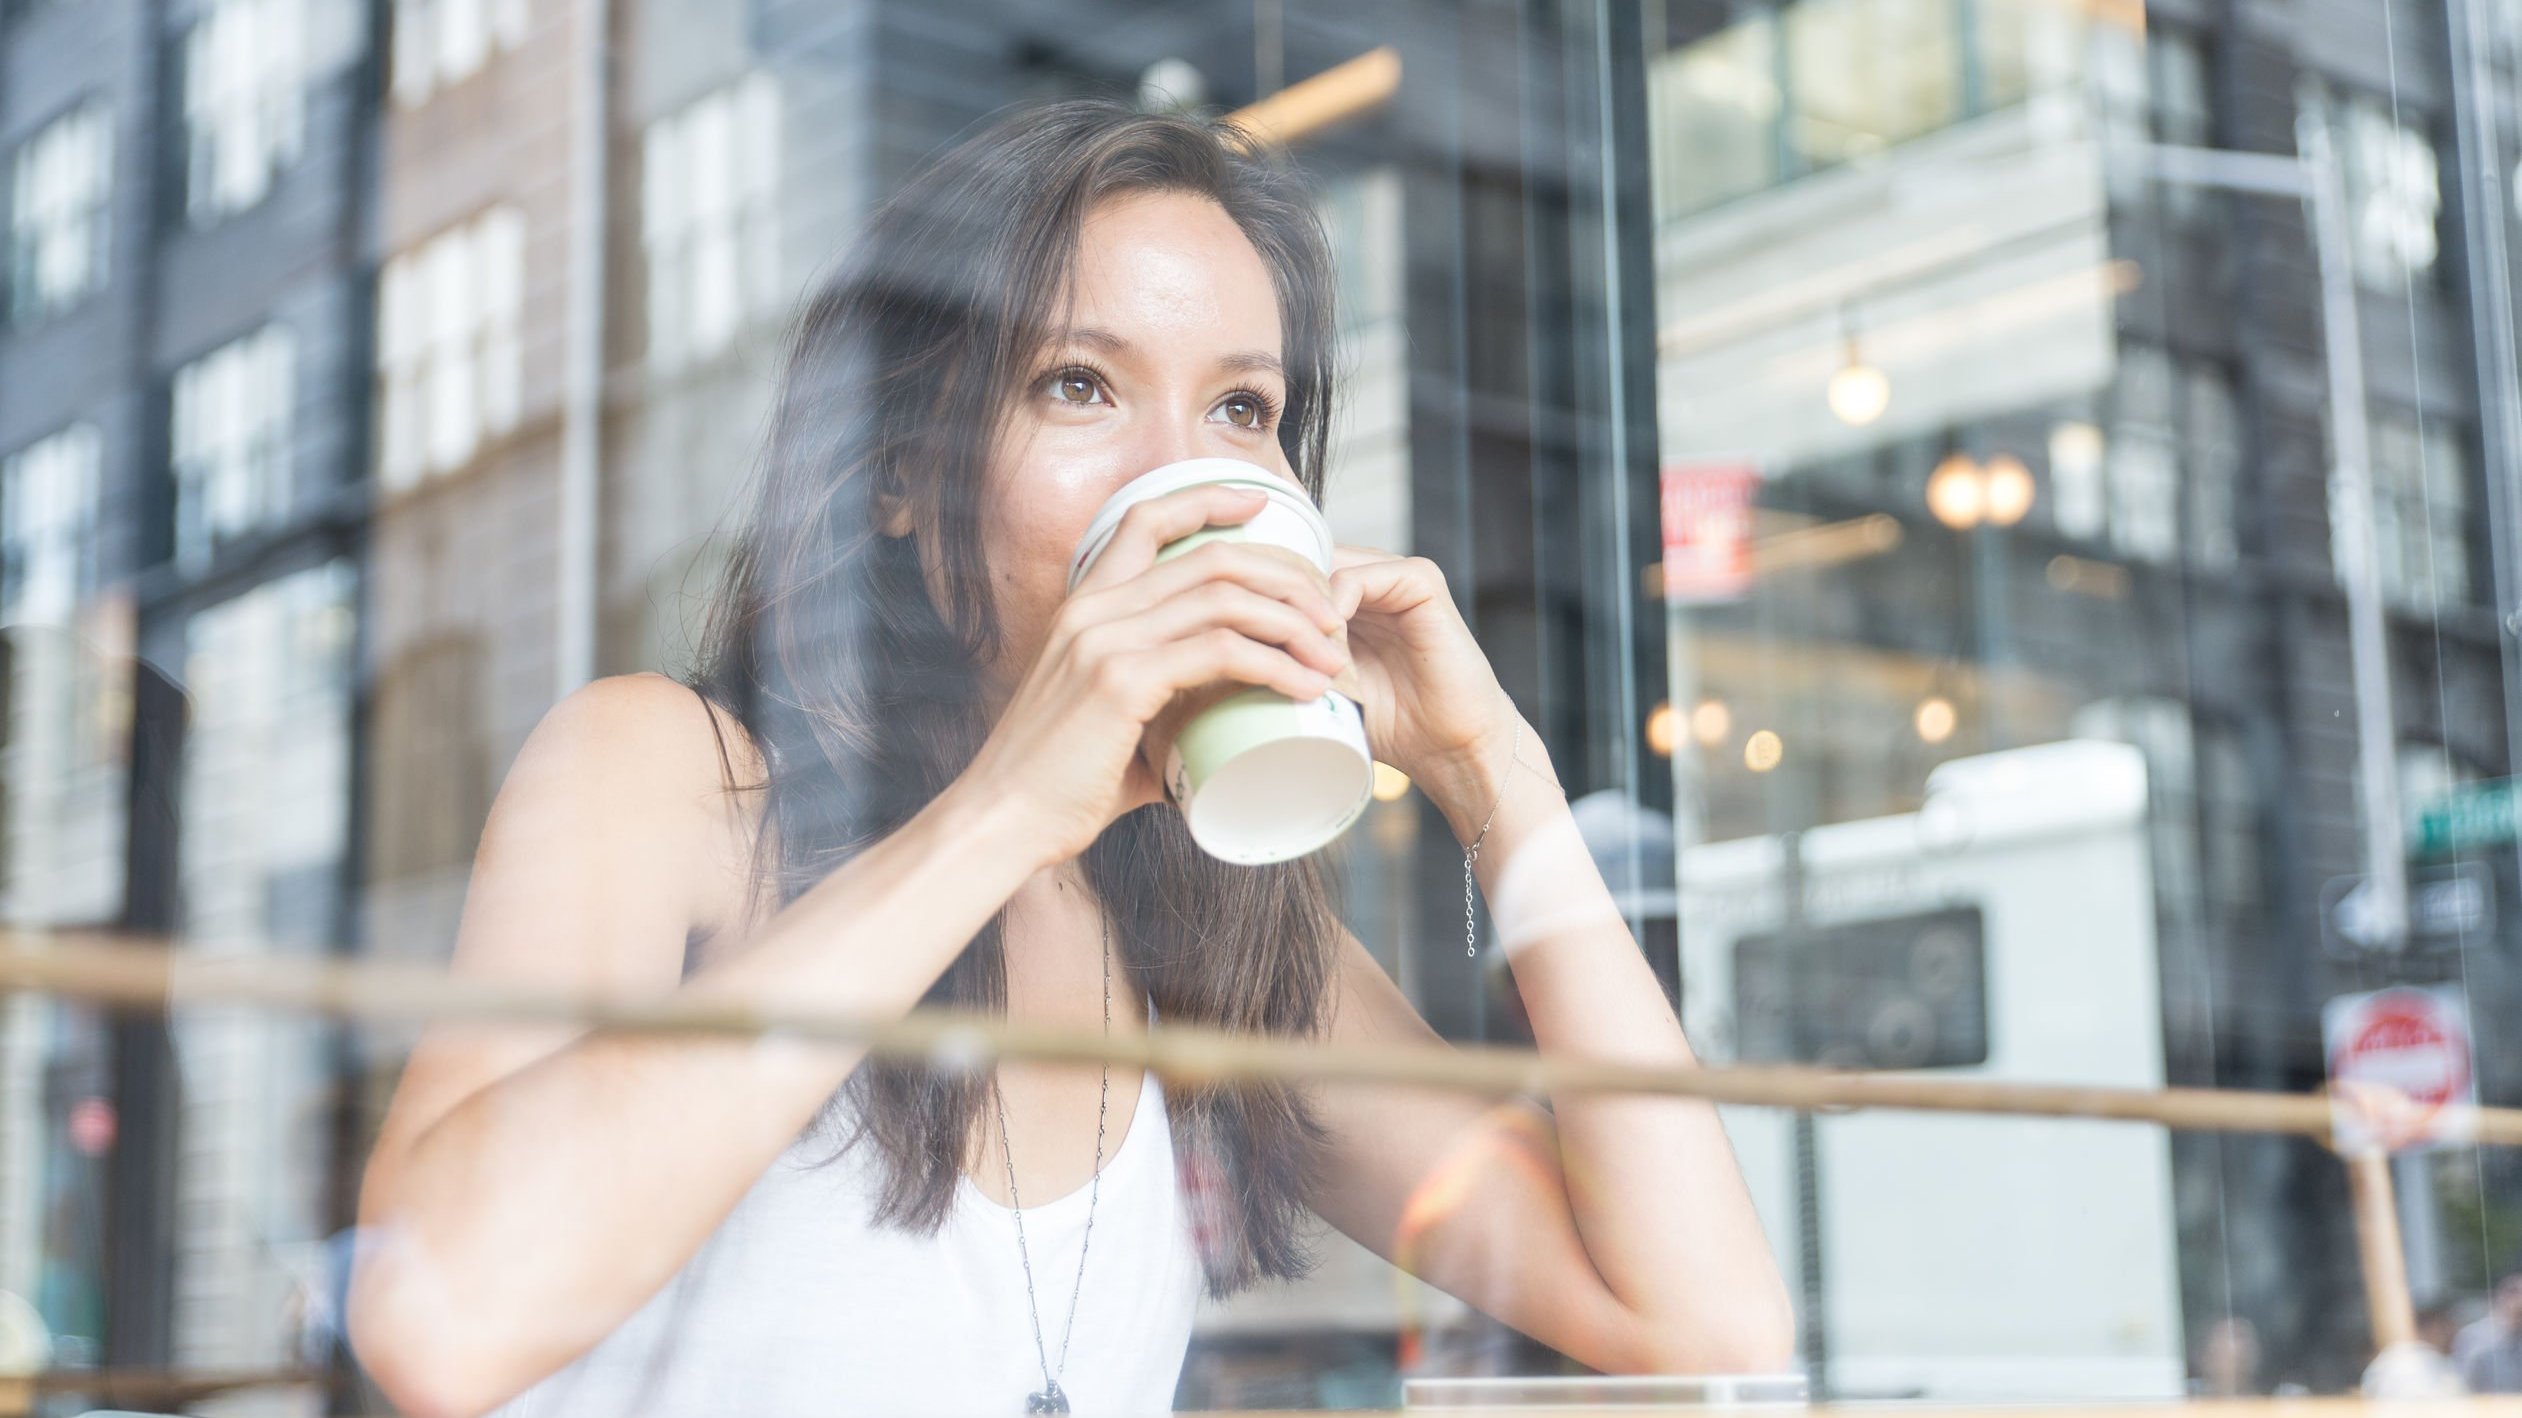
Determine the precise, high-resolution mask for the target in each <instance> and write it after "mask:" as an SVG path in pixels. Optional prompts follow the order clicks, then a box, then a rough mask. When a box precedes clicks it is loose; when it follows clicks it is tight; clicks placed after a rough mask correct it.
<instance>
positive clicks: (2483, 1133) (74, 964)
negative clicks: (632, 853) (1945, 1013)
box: [0, 932, 2522, 1145]
mask: <svg viewBox="0 0 2522 1418" xmlns="http://www.w3.org/2000/svg"><path fill="white" fill-rule="evenodd" d="M9 989H35V990H47V991H53V992H56V993H62V994H71V995H78V996H82V997H85V998H89V999H95V1000H100V1001H105V1002H110V1003H114V1004H119V1005H123V1006H126V1007H132V1008H143V1009H152V1010H157V1009H166V1008H170V1007H173V1008H194V1007H201V1006H207V1005H253V1006H259V1007H263V1008H276V1009H287V1010H296V1011H304V1012H309V1013H316V1014H325V1015H334V1016H340V1017H345V1018H355V1019H364V1020H370V1021H384V1020H395V1021H403V1022H426V1021H432V1020H455V1019H463V1020H469V1021H476V1022H498V1021H508V1022H518V1023H536V1024H552V1023H561V1024H576V1025H584V1026H588V1027H592V1028H598V1029H607V1030H623V1031H635V1032H657V1033H711V1034H758V1035H762V1036H765V1037H766V1038H772V1039H788V1040H798V1041H815V1042H828V1043H841V1044H856V1045H860V1046H863V1047H865V1048H866V1049H868V1050H869V1051H870V1052H872V1053H876V1054H880V1055H884V1056H888V1057H894V1058H911V1059H924V1060H927V1061H929V1062H932V1063H936V1064H940V1065H945V1066H972V1065H979V1064H983V1063H986V1062H988V1061H989V1060H991V1059H994V1058H1001V1057H1004V1058H1021V1059H1040V1060H1049V1061H1062V1062H1074V1063H1094V1062H1100V1061H1107V1060H1108V1061H1110V1062H1112V1063H1116V1064H1122V1065H1126V1066H1132V1067H1139V1068H1148V1069H1153V1070H1155V1071H1156V1072H1157V1073H1158V1074H1160V1075H1162V1076H1164V1077H1165V1078H1168V1079H1171V1080H1173V1081H1175V1082H1199V1081H1203V1080H1210V1079H1246V1078H1290V1079H1300V1080H1308V1081H1316V1082H1324V1083H1350V1084H1389V1085H1404V1086H1414V1087H1425V1088H1435V1089H1444V1090H1448V1091H1453V1092H1462V1093H1477V1094H1487V1095H1491V1096H1508V1095H1514V1094H1522V1093H1551V1094H1555V1093H1559V1092H1593V1093H1633V1094H1661V1095H1667V1096H1674V1097H1688V1098H1704V1099H1707V1100H1710V1101H1713V1102H1719V1103H1740V1104H1753V1105H1759V1106H1765V1107H1777V1108H1793V1109H1798V1110H1804V1111H1824V1110H1830V1109H1852V1108H1891V1109H1902V1110H1908V1111H1914V1112H1935V1113H1979V1114H1993V1115H1999V1116H2009V1117H2054V1118H2098V1119H2115V1120H2120V1121H2127V1122H2150V1123H2155V1124H2157V1125H2160V1126H2163V1127H2171V1128H2181V1129H2189V1130H2204V1131H2222V1132H2272V1133H2293V1134H2297V1135H2301V1136H2306V1137H2316V1138H2322V1139H2326V1138H2327V1137H2328V1136H2329V1128H2330V1119H2331V1112H2330V1105H2329V1103H2328V1102H2327V1101H2326V1100H2325V1099H2323V1098H2322V1097H2320V1096H2318V1095H2314V1094H2295V1093H2258V1092H2244V1091H2237V1090H2227V1089H2204V1088H2166V1089H2145V1088H2113V1087H2099V1086H2087V1085H2080V1084H2047V1083H2010V1082H2003V1081H1999V1080H1995V1079H1986V1078H1935V1077H1925V1076H1920V1075H1917V1074H1876V1073H1843V1072H1839V1071H1836V1070H1830V1069H1817V1068H1786V1067H1733V1068H1708V1067H1690V1068H1680V1067H1670V1066H1646V1065H1640V1064H1626V1063H1615V1062H1611V1061H1608V1060H1602V1059H1591V1058H1585V1057H1581V1056H1576V1055H1570V1054H1541V1053H1536V1052H1534V1051H1532V1050H1529V1049H1503V1048H1495V1047H1489V1046H1482V1045H1465V1046H1461V1047H1441V1048H1370V1047H1360V1046H1355V1045H1348V1046H1343V1045H1335V1044H1327V1043H1319V1042H1314V1041H1310V1040H1302V1039H1289V1038H1283V1037H1275V1036H1257V1035H1249V1034H1235V1033H1228V1032H1224V1031H1221V1030H1216V1029H1206V1028H1199V1027H1195V1026H1188V1025H1174V1024H1169V1025H1166V1026H1165V1027H1164V1028H1162V1029H1160V1030H1157V1031H1154V1032H1152V1033H1148V1034H1135V1035H1116V1036H1113V1037H1111V1038H1106V1037H1105V1036H1103V1035H1102V1034H1100V1033H1093V1032H1088V1031H1085V1030H1079V1029H1070V1028H1062V1027H1055V1026H1050V1025H1040V1024H1024V1023H1019V1022H1015V1021H1010V1020H1005V1019H998V1018H992V1017H988V1016H983V1015H974V1014H965V1013H957V1012H949V1011H938V1010H917V1011H913V1012H912V1013H910V1014H907V1015H897V1016H893V1017H891V1018H882V1019H853V1018H841V1017H835V1016H831V1015H819V1014H812V1013H806V1012H801V1011H795V1010H757V1009H749V1008H745V1007H742V1006H738V1005H729V1004H714V1005H701V1004H696V1003H694V1002H691V1001H688V1000H682V999H677V998H673V997H671V996H667V995H661V994H649V995H643V996H629V995H605V994H595V995H589V994H583V993H576V992H571V991H567V990H562V989H558V988H555V987H551V986H544V985H524V984H517V983H510V982H503V981H491V980H476V979H469V978H466V977H463V976H459V975H456V974H453V973H451V972H449V971H445V970H439V969H424V968H420V967H415V966H407V965H389V964H380V963H363V962H353V961H344V960H338V959H333V958H329V957H308V956H278V955H208V954H204V953H201V952H199V951H195V950H180V949H179V950H169V949H167V948H165V947H164V946H162V945H157V944H133V943H131V941H130V940H129V939H127V938H122V937H114V936H107V935H103V934H98V933H80V934H75V935H74V934H70V933H63V934H60V935H46V934H44V933H39V932H8V933H0V991H5V990H9ZM2455 1114H2457V1116H2455ZM2446 1121H2447V1122H2448V1123H2450V1124H2452V1125H2455V1126H2466V1127H2468V1128H2469V1129H2470V1130H2471V1131H2470V1135H2473V1136H2475V1137H2476V1138H2477V1140H2479V1141H2480V1142H2484V1143H2490V1144H2507V1145H2511V1144H2522V1110H2515V1109H2507V1108H2472V1109H2459V1110H2449V1111H2448V1112H2447V1118H2446Z"/></svg>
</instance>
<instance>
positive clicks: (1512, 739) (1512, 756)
mask: <svg viewBox="0 0 2522 1418" xmlns="http://www.w3.org/2000/svg"><path fill="white" fill-rule="evenodd" d="M1507 735H1508V737H1507V740H1506V771H1505V772H1504V773H1501V774H1499V775H1498V780H1497V801H1495V802H1492V803H1490V804H1489V815H1488V816H1487V817H1484V818H1482V819H1480V831H1479V834H1478V835H1477V836H1475V837H1473V838H1472V839H1471V845H1470V846H1469V847H1466V848H1464V849H1463V853H1462V958H1463V959H1465V960H1474V959H1477V958H1479V954H1480V933H1479V928H1478V927H1477V926H1475V925H1474V924H1473V923H1472V915H1471V864H1472V863H1473V862H1475V861H1478V860H1479V859H1480V845H1481V844H1482V843H1484V842H1486V841H1488V840H1489V824H1490V823H1492V822H1495V821H1497V810H1498V808H1499V807H1500V806H1502V805H1503V804H1504V803H1505V802H1506V789H1507V786H1508V785H1509V784H1511V783H1512V782H1513V781H1514V779H1515V770H1516V769H1518V768H1521V767H1523V766H1524V760H1523V758H1522V757H1521V756H1520V755H1519V753H1518V749H1519V748H1520V746H1521V745H1522V743H1523V741H1524V725H1523V721H1522V720H1520V719H1519V720H1517V721H1515V723H1514V724H1513V725H1512V726H1511V727H1509V728H1508V730H1507Z"/></svg>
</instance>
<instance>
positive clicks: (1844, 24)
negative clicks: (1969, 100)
mask: <svg viewBox="0 0 2522 1418" xmlns="http://www.w3.org/2000/svg"><path fill="white" fill-rule="evenodd" d="M1961 35H1962V30H1961V25H1960V24H1959V22H1958V20H1957V18H1956V16H1955V14H1954V10H1953V0H1804V3H1803V4H1800V5H1797V6H1795V7H1793V8H1792V9H1790V10H1788V11H1787V15H1786V50H1787V67H1788V69H1789V71H1790V73H1791V75H1792V82H1791V87H1792V93H1793V100H1794V101H1793V104H1792V110H1793V115H1792V119H1791V121H1792V123H1793V125H1794V139H1795V146H1796V149H1797V150H1798V151H1799V152H1800V153H1802V154H1803V156H1804V159H1805V161H1806V162H1807V163H1808V164H1810V165H1811V166H1813V167H1830V166H1834V165H1836V164H1839V163H1843V162H1847V161H1850V160H1852V159H1857V158H1863V157H1866V156H1869V155H1871V154H1873V153H1878V152H1881V151H1882V150H1883V149H1885V148H1888V147H1890V146H1892V145H1893V144H1895V143H1899V142H1903V141H1905V140H1907V139H1910V138H1915V137H1917V136H1919V135H1920V134H1922V133H1930V132H1933V131H1934V130H1936V129H1938V128H1941V127H1943V126H1944V125H1946V124H1948V123H1951V122H1953V121H1954V120H1955V119H1957V118H1959V117H1961V116H1962V89H1961V72H1962V66H1961Z"/></svg>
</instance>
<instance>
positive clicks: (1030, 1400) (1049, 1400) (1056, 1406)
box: [1025, 1379, 1068, 1413]
mask: <svg viewBox="0 0 2522 1418" xmlns="http://www.w3.org/2000/svg"><path fill="white" fill-rule="evenodd" d="M1067 1411H1068V1395H1067V1394H1064V1393H1062V1392H1060V1385H1059V1381H1058V1380H1056V1379H1054V1380H1052V1382H1051V1386H1050V1387H1049V1388H1046V1389H1044V1390H1042V1391H1041V1392H1040V1393H1029V1394H1026V1395H1025V1412H1027V1413H1066V1412H1067Z"/></svg>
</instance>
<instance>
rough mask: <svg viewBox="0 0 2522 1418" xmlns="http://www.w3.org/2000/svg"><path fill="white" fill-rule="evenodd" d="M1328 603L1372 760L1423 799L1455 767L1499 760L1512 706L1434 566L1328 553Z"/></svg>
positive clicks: (1408, 559) (1345, 550)
mask: <svg viewBox="0 0 2522 1418" xmlns="http://www.w3.org/2000/svg"><path fill="white" fill-rule="evenodd" d="M1331 604H1332V608H1333V609H1335V610H1337V611H1339V612H1340V614H1341V615H1343V616H1345V617H1346V618H1347V619H1348V641H1349V653H1350V655H1351V656H1352V657H1353V658H1354V660H1355V663H1356V667H1357V679H1358V691H1359V708H1360V709H1362V710H1363V711H1364V713H1365V716H1366V743H1367V746H1368V747H1369V748H1370V749H1372V750H1373V751H1374V754H1375V757H1377V758H1379V759H1381V760H1383V761H1384V762H1386V763H1389V764H1391V765H1392V766H1393V767H1395V768H1398V769H1400V770H1401V771H1402V772H1404V773H1407V774H1409V775H1410V776H1411V777H1412V778H1413V779H1416V780H1418V781H1419V782H1420V784H1421V785H1422V786H1423V787H1426V788H1429V789H1431V790H1433V789H1434V788H1435V787H1436V786H1437V785H1438V784H1439V783H1441V782H1444V781H1446V780H1447V779H1450V778H1455V777H1459V776H1461V770H1462V768H1463V767H1464V766H1465V765H1476V764H1479V763H1482V762H1486V761H1487V760H1489V759H1491V758H1497V759H1501V760H1502V759H1503V758H1504V757H1505V748H1504V746H1503V745H1504V744H1505V742H1506V740H1507V736H1508V734H1509V733H1510V732H1511V731H1512V728H1511V726H1512V725H1513V723H1514V721H1515V709H1514V706H1513V704H1512V703H1511V702H1510V701H1509V700H1508V699H1507V697H1506V692H1505V690H1504V689H1503V688H1501V687H1500V686H1499V684H1498V682H1497V674H1496V672H1495V671H1493V670H1491V669H1490V668H1489V660H1488V657H1487V656H1486V655H1484V654H1482V653H1481V652H1480V645H1479V642H1478V641H1476V640H1474V639H1472V637H1471V627H1469V626H1468V625H1465V624H1463V619H1462V612H1461V611H1459V610H1457V609H1455V607H1454V597H1453V593H1452V592H1451V591H1449V590H1447V589H1446V587H1445V575H1444V573H1443V572H1442V571H1440V570H1438V569H1437V566H1436V563H1435V562H1432V561H1429V560H1428V559H1427V558H1425V557H1419V556H1395V555H1393V554H1392V553H1390V552H1384V551H1376V550H1373V549H1372V548H1369V547H1353V546H1342V547H1338V548H1335V549H1334V550H1333V552H1332V571H1331Z"/></svg>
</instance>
